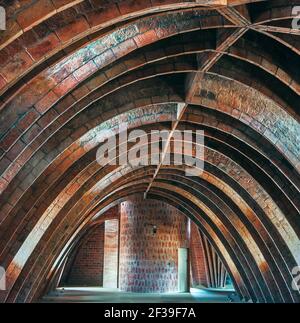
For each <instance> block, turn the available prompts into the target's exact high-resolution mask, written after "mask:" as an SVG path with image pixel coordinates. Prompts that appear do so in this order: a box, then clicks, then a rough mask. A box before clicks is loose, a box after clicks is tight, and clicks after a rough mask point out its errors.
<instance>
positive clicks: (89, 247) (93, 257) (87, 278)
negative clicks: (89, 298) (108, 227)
mask: <svg viewBox="0 0 300 323" xmlns="http://www.w3.org/2000/svg"><path fill="white" fill-rule="evenodd" d="M104 235H105V227H104V224H102V225H100V226H99V227H97V228H95V229H93V230H92V232H90V233H89V234H88V235H87V236H86V237H85V238H84V240H83V241H82V242H81V246H80V248H79V250H78V251H77V253H76V254H75V257H74V259H72V262H71V263H70V269H69V272H68V275H67V277H66V278H65V285H66V286H90V287H97V286H98V287H100V286H103V264H104Z"/></svg>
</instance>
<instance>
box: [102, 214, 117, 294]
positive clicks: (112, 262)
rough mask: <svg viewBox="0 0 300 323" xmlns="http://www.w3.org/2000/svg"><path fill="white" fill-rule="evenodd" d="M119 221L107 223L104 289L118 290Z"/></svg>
mask: <svg viewBox="0 0 300 323" xmlns="http://www.w3.org/2000/svg"><path fill="white" fill-rule="evenodd" d="M118 254H119V220H118V219H114V220H107V221H105V237H104V268H103V287H105V288H118V266H119V257H118Z"/></svg>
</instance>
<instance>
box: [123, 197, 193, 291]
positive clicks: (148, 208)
mask: <svg viewBox="0 0 300 323" xmlns="http://www.w3.org/2000/svg"><path fill="white" fill-rule="evenodd" d="M186 247H188V241H187V219H186V217H185V216H184V215H182V213H180V212H179V211H177V210H176V209H175V208H173V207H171V206H169V205H167V204H165V203H163V202H159V201H154V200H143V199H142V197H134V198H131V199H130V200H129V201H127V202H124V203H122V204H121V223H120V289H121V290H124V291H129V292H140V293H163V292H176V291H177V288H178V248H186Z"/></svg>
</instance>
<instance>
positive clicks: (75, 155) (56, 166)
mask: <svg viewBox="0 0 300 323" xmlns="http://www.w3.org/2000/svg"><path fill="white" fill-rule="evenodd" d="M75 156H76V154H75ZM57 166H58V165H56V166H55V167H57ZM48 184H49V183H48Z"/></svg>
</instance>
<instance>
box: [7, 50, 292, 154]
mask: <svg viewBox="0 0 300 323" xmlns="http://www.w3.org/2000/svg"><path fill="white" fill-rule="evenodd" d="M228 54H229V55H233V56H234V57H239V58H240V59H242V60H245V61H250V62H252V63H254V64H256V65H258V61H259V60H261V59H262V57H259V56H258V57H257V60H256V61H251V59H248V58H246V57H243V56H237V55H236V53H235V52H234V48H233V49H232V52H229V53H228ZM248 55H251V52H250V53H249V54H248ZM254 56H255V55H254V54H252V55H251V57H254ZM263 61H265V66H263V68H264V69H265V70H267V71H268V72H269V73H271V74H272V75H273V74H274V72H273V71H274V70H278V72H276V73H275V75H274V76H275V77H277V78H279V79H282V74H283V73H284V71H282V69H280V68H278V66H274V67H273V68H271V67H270V66H272V63H270V62H269V61H268V60H266V59H263ZM86 65H88V64H86ZM267 66H268V67H267ZM92 70H93V69H92ZM85 72H86V71H85V70H84V69H83V70H82V73H83V75H84V76H85V77H86V76H87V75H85ZM285 75H286V74H285ZM288 77H290V76H288ZM40 81H41V80H40V79H39V82H40ZM106 81H107V80H106ZM283 83H286V84H289V85H290V86H291V88H292V89H294V90H295V91H296V92H297V91H298V90H297V81H293V79H292V78H291V77H290V78H289V79H287V78H285V79H283ZM33 85H34V83H33ZM35 85H36V84H35ZM74 85H75V84H74ZM29 89H30V88H29ZM30 91H31V94H32V91H33V89H30ZM86 91H87V89H86V87H84V88H82V89H81V90H79V89H76V90H75V92H74V93H75V97H76V98H78V95H79V96H80V95H82V93H83V95H84V96H85V95H86ZM265 93H267V92H265ZM24 95H25V94H24ZM21 99H22V100H23V101H25V102H26V95H25V100H24V98H22V95H21V96H20V97H18V99H15V100H16V102H15V103H13V102H11V103H10V106H11V108H12V110H14V109H15V108H14V107H15V106H16V104H18V101H20V100H21ZM70 99H71V100H73V98H72V97H71V98H70ZM57 100H59V97H58V96H57V95H56V94H55V93H53V92H52V91H50V92H48V93H47V95H46V97H44V98H42V99H41V100H40V101H39V102H37V103H36V105H35V107H34V108H33V109H30V110H29V111H28V112H27V113H26V116H25V117H23V118H22V119H21V120H20V121H19V122H20V126H19V127H17V130H16V128H15V126H16V124H14V126H13V128H12V129H11V130H10V131H9V132H8V133H7V134H6V135H5V136H4V137H3V138H2V140H3V141H4V142H3V143H2V148H3V149H5V150H6V151H8V150H9V145H10V144H14V145H13V147H11V152H10V155H9V156H10V157H9V158H13V157H12V156H15V155H16V152H17V151H19V152H20V150H21V149H22V145H24V140H25V141H26V138H27V137H30V136H37V134H38V133H39V128H40V127H41V125H42V126H45V125H46V124H47V123H48V124H49V122H51V121H53V120H54V119H55V118H56V117H57V113H58V110H57V109H59V108H58V107H57V108H56V109H55V110H52V109H51V110H50V106H47V105H45V104H46V103H54V102H55V101H57ZM23 104H24V103H23ZM7 109H8V108H7ZM9 110H10V109H9ZM47 110H48V113H46V114H45V113H44V112H46V111H47ZM22 113H24V111H23V112H22ZM39 113H41V115H39ZM294 113H295V112H294ZM24 126H25V127H24ZM30 126H32V128H33V130H32V129H31V130H28V129H29V128H30ZM26 130H28V131H27V132H28V133H27V135H24V133H25V131H26ZM22 134H23V136H22ZM14 137H15V138H14ZM10 138H11V139H10ZM17 138H19V141H18V142H15V140H16V139H17ZM22 140H23V142H22Z"/></svg>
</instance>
